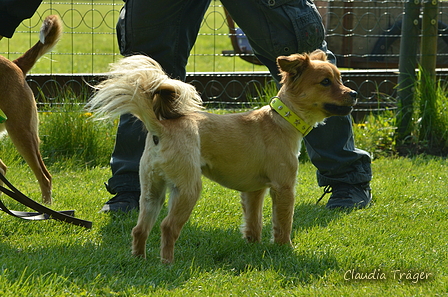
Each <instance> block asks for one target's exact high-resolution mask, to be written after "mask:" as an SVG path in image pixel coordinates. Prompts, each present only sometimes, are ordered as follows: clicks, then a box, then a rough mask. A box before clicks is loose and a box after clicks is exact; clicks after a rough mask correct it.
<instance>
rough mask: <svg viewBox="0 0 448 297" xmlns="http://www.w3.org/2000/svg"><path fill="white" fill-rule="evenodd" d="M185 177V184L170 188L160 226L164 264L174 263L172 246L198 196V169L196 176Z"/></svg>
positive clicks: (200, 183) (161, 252) (200, 185)
mask: <svg viewBox="0 0 448 297" xmlns="http://www.w3.org/2000/svg"><path fill="white" fill-rule="evenodd" d="M187 176H188V177H189V180H188V181H187V183H182V185H183V186H173V187H172V188H171V197H170V209H169V212H168V215H167V216H166V218H165V219H164V220H163V221H162V224H161V225H160V229H161V230H162V242H161V250H160V256H161V258H162V262H164V263H172V262H173V261H174V244H175V243H176V241H177V239H178V238H179V235H180V232H181V230H182V227H183V226H184V224H185V223H186V222H187V221H188V218H189V217H190V214H191V212H192V210H193V208H194V206H195V205H196V202H197V200H198V198H199V195H200V191H201V187H202V182H201V174H200V169H199V170H198V172H197V173H196V174H195V173H192V172H190V173H188V174H187Z"/></svg>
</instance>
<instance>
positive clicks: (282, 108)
mask: <svg viewBox="0 0 448 297" xmlns="http://www.w3.org/2000/svg"><path fill="white" fill-rule="evenodd" d="M269 105H270V106H271V107H272V108H273V109H274V110H275V111H276V112H277V113H278V114H279V115H281V116H282V117H283V118H284V119H285V120H287V121H288V122H290V123H291V125H293V126H294V127H296V129H297V130H299V132H300V133H302V134H303V136H305V135H307V134H308V133H310V131H311V130H312V129H313V126H310V125H308V124H307V123H305V121H304V120H302V119H301V118H300V117H299V116H298V115H296V114H295V113H294V112H293V111H292V110H290V109H289V108H288V107H287V106H286V105H285V104H284V103H283V102H282V101H281V100H280V98H278V97H273V98H272V99H271V103H269Z"/></svg>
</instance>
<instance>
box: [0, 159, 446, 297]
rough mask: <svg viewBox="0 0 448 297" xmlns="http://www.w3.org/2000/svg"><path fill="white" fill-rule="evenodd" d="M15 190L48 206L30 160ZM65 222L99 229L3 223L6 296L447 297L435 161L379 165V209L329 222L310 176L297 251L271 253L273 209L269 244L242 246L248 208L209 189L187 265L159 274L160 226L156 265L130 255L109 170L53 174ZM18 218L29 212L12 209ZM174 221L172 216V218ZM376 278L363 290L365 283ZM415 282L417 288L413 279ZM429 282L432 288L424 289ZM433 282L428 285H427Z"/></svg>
mask: <svg viewBox="0 0 448 297" xmlns="http://www.w3.org/2000/svg"><path fill="white" fill-rule="evenodd" d="M9 165H10V168H9V172H8V177H9V180H10V181H11V182H12V183H13V184H14V185H15V186H16V187H18V188H19V189H20V190H21V191H23V192H24V193H26V194H29V195H30V196H31V197H32V198H34V199H37V200H39V199H40V194H39V190H38V185H37V182H36V181H35V178H34V176H33V175H32V174H31V172H30V170H29V168H28V167H27V166H26V165H24V164H23V163H22V162H21V161H20V160H16V161H12V163H9ZM50 171H51V172H52V174H53V176H54V200H55V202H54V205H53V206H52V208H54V209H56V210H66V209H76V216H77V217H79V218H82V219H86V220H91V221H93V228H92V229H91V230H85V229H83V228H81V227H76V226H72V225H69V224H64V223H60V222H57V221H42V222H27V221H23V220H20V219H16V218H13V217H10V216H7V215H6V214H4V213H1V214H0V237H1V240H0V259H1V262H0V268H1V270H0V296H145V295H151V296H153V295H155V296H185V295H193V296H231V295H233V296H243V295H244V296H290V295H292V296H384V295H386V294H387V295H390V296H446V295H447V294H448V268H447V267H448V233H447V228H448V223H447V217H448V207H447V189H448V165H447V161H446V159H443V158H432V157H416V158H412V159H411V158H379V159H376V160H375V161H374V163H373V171H374V179H373V182H372V187H373V195H374V203H373V205H372V207H370V208H368V209H363V210H357V211H353V212H339V211H329V210H327V209H325V207H324V204H325V203H324V202H321V204H320V205H315V202H316V200H317V198H318V197H319V196H320V194H321V189H319V188H318V187H317V184H316V181H315V168H314V167H313V166H312V164H311V163H309V162H302V163H301V164H300V172H299V176H298V185H297V197H296V198H297V199H296V204H295V215H294V227H293V234H292V237H293V245H294V247H293V248H288V247H283V246H277V245H275V244H272V243H271V242H270V229H271V222H270V218H271V210H270V205H271V201H270V198H269V197H267V199H266V203H265V207H264V232H263V240H262V242H261V243H260V244H247V243H246V242H244V240H243V239H242V238H241V235H240V232H239V225H240V223H241V221H242V212H241V207H240V204H239V196H238V193H237V192H235V191H231V190H228V189H224V188H223V187H221V186H218V185H216V184H214V183H212V182H210V181H208V180H204V187H203V193H202V197H201V199H200V200H199V202H198V204H197V205H196V207H195V209H194V211H193V214H192V216H191V218H190V220H189V222H188V223H187V224H186V225H185V227H184V229H183V233H182V234H181V237H180V239H179V241H178V242H177V245H176V250H175V257H176V262H175V264H173V265H172V266H165V265H162V264H160V263H159V262H160V261H159V260H160V259H159V258H158V255H159V242H160V230H159V228H158V227H159V223H160V218H159V221H158V223H157V225H156V227H155V228H154V230H153V232H152V233H151V234H150V237H149V239H148V242H147V248H148V259H147V260H142V259H136V258H133V257H132V256H131V254H130V243H131V237H130V231H131V228H132V227H133V226H134V225H135V223H136V219H137V213H136V212H134V213H131V214H127V215H107V214H100V213H98V210H99V209H100V208H101V206H102V204H103V203H104V202H105V201H106V200H107V199H108V198H110V195H109V194H108V193H107V192H106V190H105V189H104V186H103V185H102V183H103V182H104V181H106V180H107V178H108V177H109V175H110V171H109V168H107V167H104V168H103V167H91V168H83V167H70V166H64V165H63V164H61V163H54V164H53V165H51V166H50ZM1 199H2V201H4V202H5V203H6V204H7V205H8V206H9V207H10V208H12V209H16V210H19V209H22V208H21V207H20V205H17V204H16V203H14V201H13V200H11V199H9V198H7V197H5V196H4V195H3V196H2V197H1ZM165 214H166V208H164V210H163V211H162V214H161V217H163V216H164V215H165ZM363 275H364V276H367V277H370V278H375V279H371V280H359V279H357V278H359V277H362V276H363ZM407 278H411V279H407ZM422 278H423V279H422ZM426 278H427V279H426Z"/></svg>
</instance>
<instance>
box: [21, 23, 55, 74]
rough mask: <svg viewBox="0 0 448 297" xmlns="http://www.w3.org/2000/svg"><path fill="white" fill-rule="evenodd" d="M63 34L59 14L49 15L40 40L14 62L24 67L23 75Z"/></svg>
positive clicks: (42, 28)
mask: <svg viewBox="0 0 448 297" xmlns="http://www.w3.org/2000/svg"><path fill="white" fill-rule="evenodd" d="M61 36H62V22H61V19H60V18H59V16H57V15H50V16H47V17H46V18H45V20H44V22H43V23H42V27H41V28H40V38H39V39H40V40H39V41H38V42H37V43H36V44H35V45H34V46H33V47H32V48H30V49H29V50H28V51H27V52H26V53H24V54H23V55H22V56H21V57H20V58H18V59H16V60H14V61H13V62H14V63H15V64H16V65H17V66H19V68H20V69H22V72H23V75H26V74H27V73H28V71H30V70H31V68H33V66H34V64H36V62H37V60H39V58H40V57H42V56H43V55H44V54H46V53H47V52H49V51H50V50H51V49H52V48H53V47H54V46H55V45H56V43H58V41H59V39H60V38H61Z"/></svg>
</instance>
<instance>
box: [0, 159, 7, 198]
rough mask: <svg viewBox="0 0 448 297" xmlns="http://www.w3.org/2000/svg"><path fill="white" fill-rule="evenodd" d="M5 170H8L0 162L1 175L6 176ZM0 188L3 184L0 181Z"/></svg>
mask: <svg viewBox="0 0 448 297" xmlns="http://www.w3.org/2000/svg"><path fill="white" fill-rule="evenodd" d="M7 169H8V167H6V165H5V163H3V161H2V160H0V173H1V174H3V176H5V175H6V170H7ZM0 186H3V182H2V181H0ZM0 194H1V193H0Z"/></svg>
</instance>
